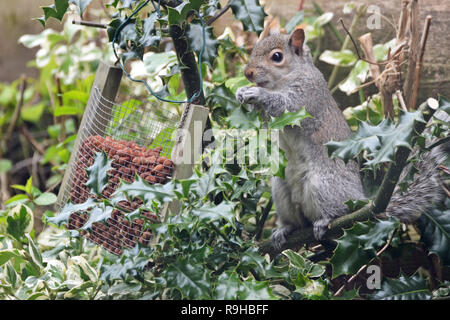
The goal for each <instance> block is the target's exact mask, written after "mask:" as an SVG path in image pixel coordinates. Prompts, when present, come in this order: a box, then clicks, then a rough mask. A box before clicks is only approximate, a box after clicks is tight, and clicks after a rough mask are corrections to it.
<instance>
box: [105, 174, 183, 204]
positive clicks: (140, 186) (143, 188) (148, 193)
mask: <svg viewBox="0 0 450 320" xmlns="http://www.w3.org/2000/svg"><path fill="white" fill-rule="evenodd" d="M173 189H174V184H173V182H172V181H170V182H168V183H166V184H164V185H162V184H154V185H150V184H148V183H147V182H146V181H145V180H143V179H142V178H141V177H139V176H136V178H135V180H134V182H132V183H126V182H125V181H122V182H121V183H120V185H119V187H118V188H117V190H116V191H115V192H114V194H113V197H114V195H120V194H121V193H123V194H125V195H126V196H127V197H129V198H130V199H132V198H134V197H138V198H140V199H142V200H143V201H144V202H145V203H146V204H151V203H152V201H153V200H156V201H159V203H161V204H162V203H164V202H169V201H171V200H172V199H174V198H175V193H174V191H173Z"/></svg>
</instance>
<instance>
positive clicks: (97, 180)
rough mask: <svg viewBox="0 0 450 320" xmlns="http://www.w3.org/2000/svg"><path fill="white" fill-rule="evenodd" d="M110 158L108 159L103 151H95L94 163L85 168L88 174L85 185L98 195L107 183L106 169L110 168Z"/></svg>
mask: <svg viewBox="0 0 450 320" xmlns="http://www.w3.org/2000/svg"><path fill="white" fill-rule="evenodd" d="M111 163H112V160H108V156H107V155H106V153H105V152H103V151H102V152H96V153H95V160H94V164H93V165H92V166H90V167H89V168H87V169H86V172H87V174H88V176H89V179H88V181H87V182H86V186H87V187H88V188H89V190H90V192H91V193H93V194H95V195H97V196H100V195H101V193H102V192H103V189H105V187H106V186H107V185H108V171H109V170H111V169H112V167H111Z"/></svg>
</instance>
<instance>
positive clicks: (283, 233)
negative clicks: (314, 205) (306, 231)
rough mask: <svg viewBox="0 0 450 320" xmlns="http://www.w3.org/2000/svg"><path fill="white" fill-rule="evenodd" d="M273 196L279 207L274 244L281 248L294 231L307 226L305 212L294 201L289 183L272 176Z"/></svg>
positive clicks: (273, 237)
mask: <svg viewBox="0 0 450 320" xmlns="http://www.w3.org/2000/svg"><path fill="white" fill-rule="evenodd" d="M272 197H273V200H274V202H275V206H276V208H277V224H278V228H276V229H274V230H273V233H272V238H271V240H272V244H273V246H274V247H275V248H277V249H280V248H281V247H282V246H283V244H284V243H285V242H286V241H287V237H288V236H289V234H290V233H292V231H294V230H296V229H299V228H302V227H304V226H305V223H306V222H305V221H304V217H303V214H302V212H301V210H300V209H299V208H297V206H295V205H294V204H293V203H292V195H291V190H290V188H289V186H288V184H287V183H286V182H285V181H284V180H282V179H281V178H279V177H273V178H272Z"/></svg>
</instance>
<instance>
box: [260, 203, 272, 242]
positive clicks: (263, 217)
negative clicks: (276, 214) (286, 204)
mask: <svg viewBox="0 0 450 320" xmlns="http://www.w3.org/2000/svg"><path fill="white" fill-rule="evenodd" d="M272 205H273V200H272V197H270V200H269V203H268V204H267V206H266V207H265V208H264V210H263V212H262V215H261V219H260V220H259V221H258V226H257V228H256V230H257V231H256V241H259V240H260V239H261V236H262V233H263V229H264V224H265V223H266V220H267V217H268V216H269V212H270V209H272Z"/></svg>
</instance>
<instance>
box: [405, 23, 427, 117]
mask: <svg viewBox="0 0 450 320" xmlns="http://www.w3.org/2000/svg"><path fill="white" fill-rule="evenodd" d="M430 24H431V16H427V17H426V20H425V25H424V26H423V32H422V38H421V39H420V46H419V52H418V59H417V63H416V68H415V70H414V80H413V86H412V93H411V100H410V102H409V109H415V108H414V107H415V105H416V101H417V97H418V96H419V85H420V76H421V74H422V63H423V55H424V53H425V45H426V43H427V39H428V32H429V31H430Z"/></svg>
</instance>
